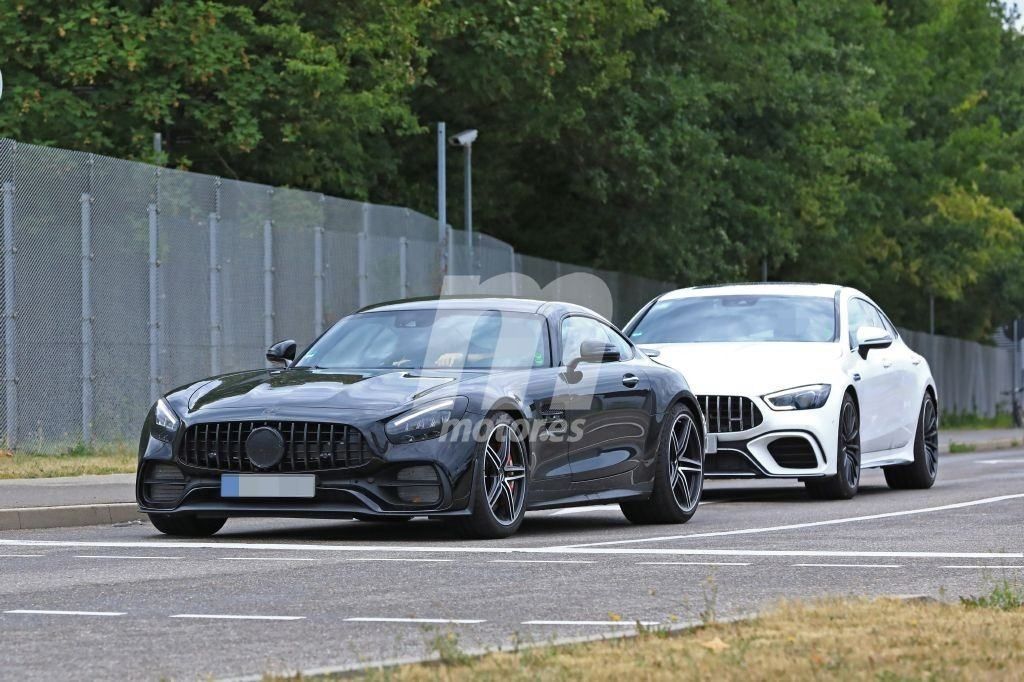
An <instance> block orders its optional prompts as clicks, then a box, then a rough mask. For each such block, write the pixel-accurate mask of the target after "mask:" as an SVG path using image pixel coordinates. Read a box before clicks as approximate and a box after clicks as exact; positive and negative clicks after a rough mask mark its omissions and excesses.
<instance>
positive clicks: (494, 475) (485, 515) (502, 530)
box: [456, 412, 529, 539]
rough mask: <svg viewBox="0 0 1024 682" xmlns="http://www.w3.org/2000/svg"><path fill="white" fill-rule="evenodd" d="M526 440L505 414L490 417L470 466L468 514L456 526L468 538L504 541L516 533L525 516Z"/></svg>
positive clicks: (527, 478) (499, 413)
mask: <svg viewBox="0 0 1024 682" xmlns="http://www.w3.org/2000/svg"><path fill="white" fill-rule="evenodd" d="M526 463H527V451H526V441H525V437H524V436H523V434H522V431H521V429H520V427H519V426H518V425H517V424H516V421H515V420H514V419H513V418H512V415H510V414H508V413H507V412H497V413H495V414H493V415H492V416H491V426H490V431H489V432H488V434H487V438H485V439H484V441H483V442H482V443H479V444H478V445H477V448H476V455H475V460H474V467H473V496H472V502H471V503H470V511H471V515H470V516H467V517H464V518H459V519H458V520H457V521H456V523H457V526H458V528H459V531H460V532H461V534H462V535H464V536H466V537H470V538H481V539H495V538H507V537H508V536H510V535H512V534H514V533H515V532H516V531H517V530H519V526H521V525H522V523H523V516H524V515H525V514H526V491H527V485H528V481H529V477H528V476H527V470H526Z"/></svg>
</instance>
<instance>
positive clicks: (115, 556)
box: [75, 554, 185, 561]
mask: <svg viewBox="0 0 1024 682" xmlns="http://www.w3.org/2000/svg"><path fill="white" fill-rule="evenodd" d="M75 558H76V559H132V560H135V559H143V560H145V559H158V560H168V561H173V560H175V559H184V558H185V557H181V556H142V555H134V556H133V555H128V554H76V555H75Z"/></svg>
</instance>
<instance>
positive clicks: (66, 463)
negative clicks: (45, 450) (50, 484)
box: [0, 443, 138, 479]
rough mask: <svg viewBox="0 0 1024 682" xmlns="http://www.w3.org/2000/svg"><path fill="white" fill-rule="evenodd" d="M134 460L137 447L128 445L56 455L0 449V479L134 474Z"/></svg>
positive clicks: (73, 450) (83, 448)
mask: <svg viewBox="0 0 1024 682" xmlns="http://www.w3.org/2000/svg"><path fill="white" fill-rule="evenodd" d="M137 458H138V449H137V446H136V445H134V444H127V443H118V444H110V445H98V446H95V447H89V448H86V447H84V446H77V447H74V448H70V449H68V450H66V451H64V452H62V453H60V454H55V455H42V454H37V453H32V452H20V451H17V452H9V451H7V450H0V479H7V478H48V477H51V476H82V475H85V474H122V473H134V472H135V462H136V460H137Z"/></svg>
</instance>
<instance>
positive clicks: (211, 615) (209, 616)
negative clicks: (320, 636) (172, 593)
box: [170, 613, 306, 620]
mask: <svg viewBox="0 0 1024 682" xmlns="http://www.w3.org/2000/svg"><path fill="white" fill-rule="evenodd" d="M170 617H171V618H207V619H212V620H305V618H306V617H305V616H246V615H236V614H229V613H176V614H174V615H173V616H170Z"/></svg>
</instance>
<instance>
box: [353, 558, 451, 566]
mask: <svg viewBox="0 0 1024 682" xmlns="http://www.w3.org/2000/svg"><path fill="white" fill-rule="evenodd" d="M345 561H407V562H413V563H427V564H444V563H450V562H452V561H455V559H396V558H393V557H355V558H348V559H346V560H345Z"/></svg>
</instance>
